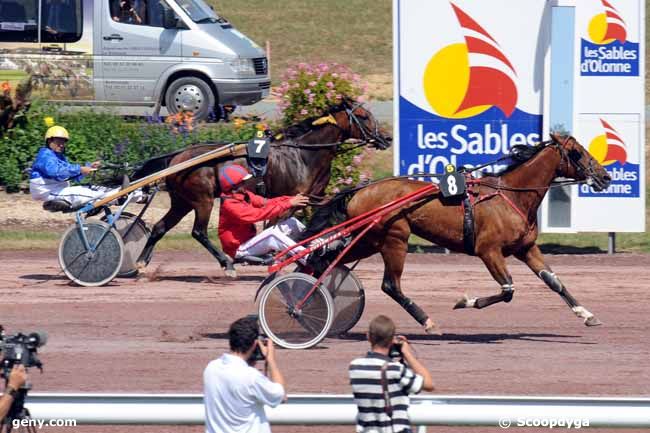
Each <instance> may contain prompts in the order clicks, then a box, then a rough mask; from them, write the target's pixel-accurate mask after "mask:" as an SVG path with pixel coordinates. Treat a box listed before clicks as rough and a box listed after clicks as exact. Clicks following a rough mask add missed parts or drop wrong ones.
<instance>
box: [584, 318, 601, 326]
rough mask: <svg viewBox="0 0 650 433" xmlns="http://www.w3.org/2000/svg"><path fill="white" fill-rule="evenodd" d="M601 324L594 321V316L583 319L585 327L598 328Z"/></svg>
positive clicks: (596, 320)
mask: <svg viewBox="0 0 650 433" xmlns="http://www.w3.org/2000/svg"><path fill="white" fill-rule="evenodd" d="M602 324H603V322H601V321H600V320H598V319H596V316H591V317H589V318H587V319H585V325H587V326H600V325H602Z"/></svg>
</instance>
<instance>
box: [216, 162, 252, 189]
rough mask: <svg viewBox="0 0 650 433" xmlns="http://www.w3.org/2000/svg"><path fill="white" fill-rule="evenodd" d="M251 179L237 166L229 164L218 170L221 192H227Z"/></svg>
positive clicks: (242, 168)
mask: <svg viewBox="0 0 650 433" xmlns="http://www.w3.org/2000/svg"><path fill="white" fill-rule="evenodd" d="M251 177H253V176H252V175H251V174H250V173H249V172H248V171H247V170H246V169H245V168H244V167H242V166H241V165H239V164H230V165H226V166H223V167H221V168H220V169H219V185H220V186H221V191H223V192H228V191H230V190H231V189H233V188H235V187H236V186H237V185H239V184H240V183H242V182H244V181H245V180H248V179H250V178H251Z"/></svg>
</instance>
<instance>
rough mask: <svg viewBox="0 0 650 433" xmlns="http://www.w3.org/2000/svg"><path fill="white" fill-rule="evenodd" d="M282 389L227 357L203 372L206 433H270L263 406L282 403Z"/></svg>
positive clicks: (256, 372) (244, 363)
mask: <svg viewBox="0 0 650 433" xmlns="http://www.w3.org/2000/svg"><path fill="white" fill-rule="evenodd" d="M283 398H284V388H283V387H282V385H280V384H278V383H274V382H271V380H269V379H268V378H267V377H266V376H264V375H263V374H262V373H260V372H259V371H258V370H256V369H255V368H253V367H251V366H249V365H248V364H247V363H246V361H244V360H243V359H241V358H239V357H238V356H234V355H231V354H229V353H225V354H223V355H222V356H221V357H220V358H219V359H215V360H214V361H211V362H210V363H209V364H208V366H207V367H206V368H205V371H204V372H203V401H204V404H205V432H206V433H270V431H271V427H270V426H269V421H268V420H267V419H266V414H265V413H264V406H265V405H266V406H271V407H275V406H277V405H279V404H280V403H282V400H283Z"/></svg>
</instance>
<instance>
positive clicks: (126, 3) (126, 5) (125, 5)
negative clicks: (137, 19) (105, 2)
mask: <svg viewBox="0 0 650 433" xmlns="http://www.w3.org/2000/svg"><path fill="white" fill-rule="evenodd" d="M132 8H133V5H132V4H131V0H121V1H120V9H122V10H123V11H130V10H131V9H132Z"/></svg>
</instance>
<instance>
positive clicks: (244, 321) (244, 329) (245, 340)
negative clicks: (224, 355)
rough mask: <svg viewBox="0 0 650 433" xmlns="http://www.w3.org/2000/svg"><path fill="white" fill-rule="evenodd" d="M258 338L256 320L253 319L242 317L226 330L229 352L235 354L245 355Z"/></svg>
mask: <svg viewBox="0 0 650 433" xmlns="http://www.w3.org/2000/svg"><path fill="white" fill-rule="evenodd" d="M258 336H259V327H258V324H257V319H255V318H254V317H242V318H241V319H238V320H236V321H234V322H233V323H232V324H231V325H230V329H228V341H229V343H230V350H232V351H233V352H236V353H245V352H246V351H247V350H248V349H250V348H251V346H252V345H253V343H255V340H257V337H258Z"/></svg>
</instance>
